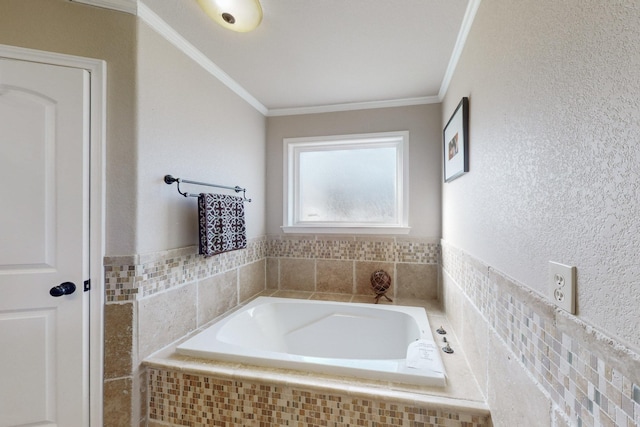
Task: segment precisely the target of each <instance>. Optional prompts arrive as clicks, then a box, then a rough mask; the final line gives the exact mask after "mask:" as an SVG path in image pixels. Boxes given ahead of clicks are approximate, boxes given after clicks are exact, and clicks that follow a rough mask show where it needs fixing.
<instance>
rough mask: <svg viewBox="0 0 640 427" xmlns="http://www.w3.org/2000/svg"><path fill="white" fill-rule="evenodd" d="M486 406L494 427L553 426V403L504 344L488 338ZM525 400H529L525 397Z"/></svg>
mask: <svg viewBox="0 0 640 427" xmlns="http://www.w3.org/2000/svg"><path fill="white" fill-rule="evenodd" d="M489 345H490V348H491V357H490V358H489V369H488V378H489V380H488V384H489V396H488V399H487V403H488V404H489V407H490V408H491V418H492V420H493V423H494V426H495V427H501V426H504V427H507V426H509V427H510V426H517V425H523V424H522V423H523V422H524V423H529V422H533V420H535V425H538V426H550V425H551V415H550V414H551V403H550V402H549V400H548V399H547V398H546V397H545V396H544V394H543V393H542V392H541V391H540V389H538V387H537V386H536V384H535V383H534V381H533V380H532V379H531V377H530V376H529V375H527V372H526V371H525V370H524V369H522V367H521V366H520V364H519V363H518V361H517V360H516V359H515V358H514V357H513V355H512V354H511V353H510V352H509V351H508V350H507V349H506V347H505V346H504V344H502V342H501V341H500V340H499V339H497V338H494V336H493V334H491V335H490V337H489ZM523 397H526V398H523Z"/></svg>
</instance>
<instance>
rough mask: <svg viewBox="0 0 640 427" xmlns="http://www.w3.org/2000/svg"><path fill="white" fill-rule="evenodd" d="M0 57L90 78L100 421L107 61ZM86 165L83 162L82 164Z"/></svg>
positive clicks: (10, 51)
mask: <svg viewBox="0 0 640 427" xmlns="http://www.w3.org/2000/svg"><path fill="white" fill-rule="evenodd" d="M0 57H3V58H8V59H16V60H22V61H29V62H38V63H43V64H51V65H58V66H63V67H71V68H79V69H82V70H86V71H88V72H89V73H90V75H91V82H90V90H91V97H90V108H91V112H90V116H89V123H90V128H91V129H90V134H89V140H90V141H89V148H90V157H89V179H90V187H89V206H90V210H89V239H90V240H89V271H90V277H89V279H90V280H91V290H90V292H91V297H90V298H89V301H90V302H89V349H88V350H89V396H87V397H88V399H89V402H88V403H89V421H90V426H91V427H101V426H102V425H103V422H102V420H103V382H104V369H103V366H104V357H103V349H104V333H103V326H104V310H103V308H104V274H103V271H104V262H103V260H104V254H105V183H106V180H105V161H106V156H105V148H106V123H107V120H106V114H107V108H106V103H107V97H106V94H107V91H106V89H107V63H106V62H105V61H104V60H101V59H93V58H84V57H80V56H73V55H67V54H61V53H55V52H46V51H41V50H34V49H27V48H22V47H15V46H8V45H3V44H0ZM85 166H86V165H85Z"/></svg>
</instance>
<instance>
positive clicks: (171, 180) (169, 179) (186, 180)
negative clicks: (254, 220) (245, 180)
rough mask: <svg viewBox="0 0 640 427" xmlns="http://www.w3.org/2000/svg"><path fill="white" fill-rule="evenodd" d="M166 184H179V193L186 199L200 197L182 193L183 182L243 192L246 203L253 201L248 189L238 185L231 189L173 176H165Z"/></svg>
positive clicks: (226, 186) (225, 186)
mask: <svg viewBox="0 0 640 427" xmlns="http://www.w3.org/2000/svg"><path fill="white" fill-rule="evenodd" d="M164 182H165V183H166V184H169V185H171V184H173V183H174V182H176V183H177V184H176V186H177V187H178V193H180V194H182V195H183V196H184V197H198V196H200V195H199V194H194V193H187V192H183V191H181V190H180V183H181V182H183V183H185V184H194V185H204V186H207V187H217V188H226V189H228V190H233V191H235V192H236V193H239V192H241V191H242V199H243V200H244V201H245V202H250V201H251V199H247V189H246V188H242V187H238V186H237V185H236V186H235V187H229V186H228V185H218V184H209V183H208V182H200V181H191V180H188V179H182V178H174V177H173V176H172V175H165V176H164Z"/></svg>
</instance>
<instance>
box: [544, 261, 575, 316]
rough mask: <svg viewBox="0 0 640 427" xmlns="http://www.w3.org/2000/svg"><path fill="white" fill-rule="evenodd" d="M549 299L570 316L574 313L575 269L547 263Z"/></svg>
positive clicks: (551, 262)
mask: <svg viewBox="0 0 640 427" xmlns="http://www.w3.org/2000/svg"><path fill="white" fill-rule="evenodd" d="M549 299H550V300H551V302H553V303H554V304H555V305H557V306H558V307H560V308H561V309H563V310H566V311H568V312H569V313H571V314H575V313H576V268H575V267H572V266H570V265H564V264H560V263H557V262H553V261H549Z"/></svg>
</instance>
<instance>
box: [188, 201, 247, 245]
mask: <svg viewBox="0 0 640 427" xmlns="http://www.w3.org/2000/svg"><path fill="white" fill-rule="evenodd" d="M198 217H199V220H200V221H199V222H200V255H204V256H205V257H209V256H212V255H216V254H219V253H222V252H228V251H235V250H236V249H243V248H246V247H247V235H246V226H245V220H244V204H243V200H242V198H240V197H236V196H228V195H223V194H209V193H201V194H200V196H198Z"/></svg>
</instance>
